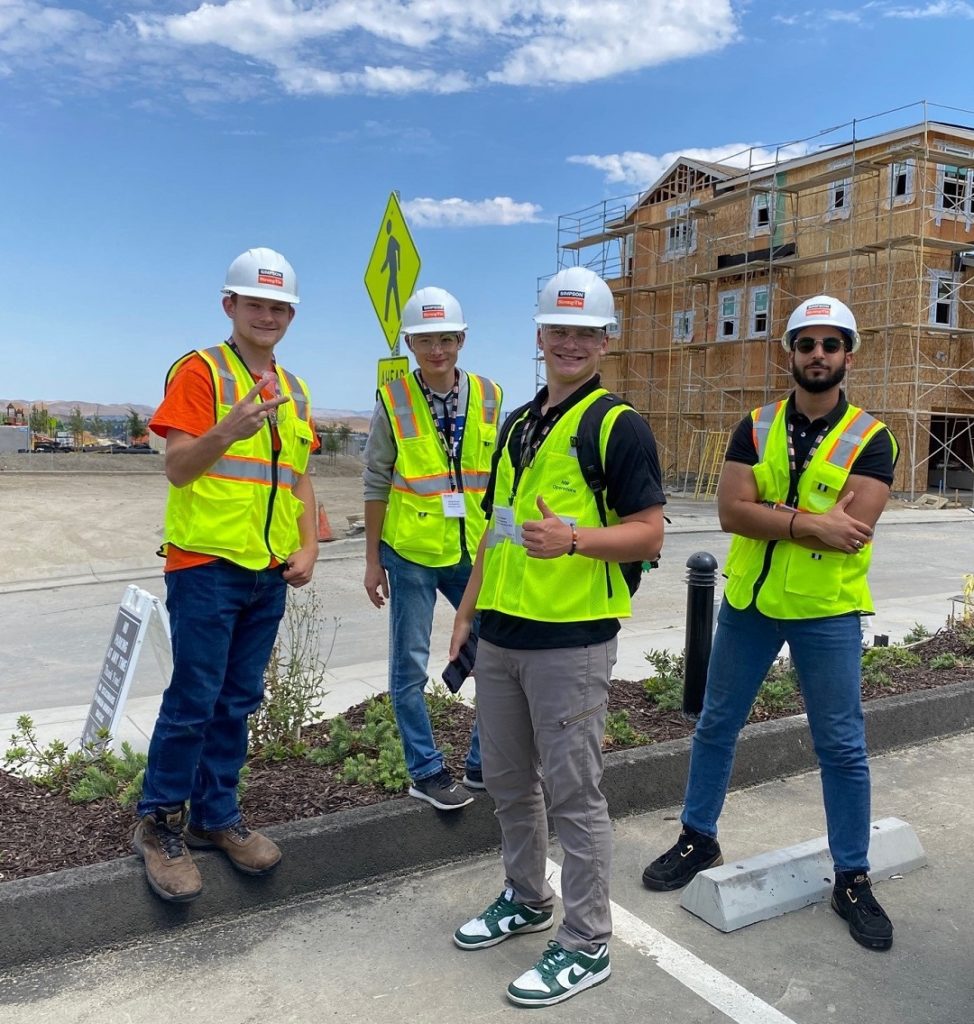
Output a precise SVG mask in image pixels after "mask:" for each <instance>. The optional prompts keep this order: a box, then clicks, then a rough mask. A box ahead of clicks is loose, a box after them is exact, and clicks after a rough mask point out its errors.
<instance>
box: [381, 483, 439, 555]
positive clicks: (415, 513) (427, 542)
mask: <svg viewBox="0 0 974 1024" xmlns="http://www.w3.org/2000/svg"><path fill="white" fill-rule="evenodd" d="M434 502H435V504H434ZM439 503H440V498H439V496H436V497H435V498H434V499H422V498H418V497H414V496H413V495H411V494H404V495H403V496H402V504H401V506H400V508H399V515H398V516H397V519H396V536H395V540H394V541H393V542H392V547H393V548H395V549H396V551H398V552H399V553H400V554H402V555H404V556H405V557H409V553H413V554H416V555H431V556H434V557H437V558H439V557H440V556H442V554H443V551H444V548H445V546H446V516H444V515H443V511H442V508H441V507H438V506H439Z"/></svg>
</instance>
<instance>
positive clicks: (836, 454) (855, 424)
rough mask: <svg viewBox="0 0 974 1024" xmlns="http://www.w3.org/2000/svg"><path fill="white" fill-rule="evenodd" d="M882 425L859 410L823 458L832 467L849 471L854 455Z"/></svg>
mask: <svg viewBox="0 0 974 1024" xmlns="http://www.w3.org/2000/svg"><path fill="white" fill-rule="evenodd" d="M882 427H883V424H882V423H880V422H879V420H877V419H876V418H875V417H874V416H870V415H869V413H868V412H865V411H864V410H863V409H860V410H859V411H858V412H857V413H856V417H855V419H854V420H853V421H852V422H851V423H850V424H848V425H847V426H846V428H845V430H843V431H842V433H841V434H839V436H838V437H837V438H836V439H835V442H834V443H833V444H832V446H831V447H830V448H829V449H828V451H827V452H826V453H825V458H826V459H827V460H828V461H829V462H830V463H831V464H832V465H833V466H840V467H841V468H842V469H850V468H851V467H852V463H853V462H854V461H855V459H856V455H858V454H859V452H860V451H861V450H862V449H863V448H865V446H866V444H867V443H868V441H869V439H870V438H871V437H872V436H873V434H875V433H876V431H877V430H881V429H882Z"/></svg>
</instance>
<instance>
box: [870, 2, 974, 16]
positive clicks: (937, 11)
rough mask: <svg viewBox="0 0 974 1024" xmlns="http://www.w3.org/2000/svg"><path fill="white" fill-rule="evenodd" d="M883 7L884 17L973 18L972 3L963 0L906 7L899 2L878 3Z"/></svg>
mask: <svg viewBox="0 0 974 1024" xmlns="http://www.w3.org/2000/svg"><path fill="white" fill-rule="evenodd" d="M878 6H881V7H883V8H885V9H884V10H883V11H882V14H883V17H884V18H908V19H916V18H972V19H974V3H967V2H965V0H938V2H937V3H929V4H922V5H920V6H913V7H906V6H903V5H901V4H897V5H895V6H891V5H888V4H882V5H878Z"/></svg>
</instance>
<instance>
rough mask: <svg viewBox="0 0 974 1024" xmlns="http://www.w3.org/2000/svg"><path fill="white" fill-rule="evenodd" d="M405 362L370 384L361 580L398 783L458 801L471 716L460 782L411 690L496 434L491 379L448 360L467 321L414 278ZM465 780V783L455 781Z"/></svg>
mask: <svg viewBox="0 0 974 1024" xmlns="http://www.w3.org/2000/svg"><path fill="white" fill-rule="evenodd" d="M402 324H403V333H404V335H405V340H406V345H407V347H408V348H409V350H410V351H411V352H412V353H413V355H414V356H415V357H416V364H417V368H416V369H415V370H414V371H413V372H412V373H410V374H408V375H407V376H405V377H402V378H400V379H399V380H395V381H392V382H391V383H390V384H386V385H385V386H384V387H382V388H380V389H379V400H378V401H377V402H376V406H375V411H374V413H373V415H372V424H371V427H370V429H369V439H368V442H367V443H366V446H365V462H366V468H365V472H364V474H363V479H364V481H365V590H366V593H367V594H368V596H369V600H370V601H371V602H372V604H374V605H375V607H376V608H381V607H382V606H383V605H384V604H385V602H386V600H388V601H389V694H390V696H391V699H392V707H393V711H394V713H395V716H396V724H397V725H398V727H399V735H400V737H401V739H402V745H403V752H404V754H405V757H406V768H407V770H408V772H409V776H410V778H411V779H412V785H411V786H410V787H409V795H410V796H412V797H416V798H417V799H419V800H425V801H426V802H427V803H429V804H432V805H433V806H434V807H436V808H437V809H438V810H441V811H452V810H459V809H460V808H461V807H465V806H466V805H467V804H469V803H471V802H472V801H473V796H472V795H471V794H470V792H469V790H470V789H484V783H483V775H482V773H481V767H480V742H479V739H478V737H477V728H476V726H474V730H473V734H472V735H471V738H470V749H469V751H468V753H467V758H466V769H465V773H464V776H463V785H462V786H461V785H460V784H459V783H457V782H455V781H454V780H453V778H452V776H451V775H450V773H449V772H448V771H447V769H446V768H445V767H444V764H443V753H442V751H440V750H439V749H438V748H437V746H436V743H435V741H434V738H433V730H432V727H431V725H430V719H429V712H428V711H427V709H426V701H425V699H424V697H423V690H424V689H425V687H426V683H427V681H428V679H429V668H428V662H429V649H430V634H431V633H432V630H433V609H434V606H435V604H436V595H437V592H439V593H441V594H443V596H444V597H445V598H446V599H447V600H448V601H449V602H450V603H451V604H452V605H453V607H454V608H456V606H457V605H458V604H459V603H460V598H461V597H462V596H463V591H464V588H465V587H466V585H467V580H468V579H469V578H470V568H471V563H472V559H473V556H474V555H475V554H476V552H477V546H478V544H479V543H480V538H481V536H482V535H483V532H484V527H485V521H484V514H483V512H482V510H481V508H480V503H481V501H482V500H483V497H484V489H485V487H486V486H487V477H488V474H489V472H490V459H491V455H492V454H493V451H494V442H495V440H496V438H497V424H498V422H499V418H500V411H501V389H500V388H499V387H498V385H497V384H495V383H494V382H493V381H492V380H488V379H487V378H486V377H479V376H477V375H476V374H472V373H465V372H464V371H463V370H460V369H458V368H457V359H458V357H459V354H460V350H461V349H462V348H463V343H464V340H465V339H466V328H467V325H466V323H465V322H464V320H463V311H462V309H461V308H460V303H459V302H458V301H457V300H456V299H455V298H454V297H453V296H452V295H451V294H450V293H449V292H447V291H444V290H443V289H442V288H422V289H420V290H419V291H418V292H416V293H415V294H414V295H413V296H412V297H411V298H410V299H409V301H408V302H407V303H406V306H405V308H404V309H403V313H402ZM464 787H466V788H464Z"/></svg>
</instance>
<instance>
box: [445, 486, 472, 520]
mask: <svg viewBox="0 0 974 1024" xmlns="http://www.w3.org/2000/svg"><path fill="white" fill-rule="evenodd" d="M440 497H441V498H442V499H443V515H445V516H446V518H447V519H463V517H464V516H465V515H466V514H467V509H466V506H465V505H464V503H463V495H462V494H461V493H460V492H459V491H452V492H451V493H450V494H441V495H440Z"/></svg>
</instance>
